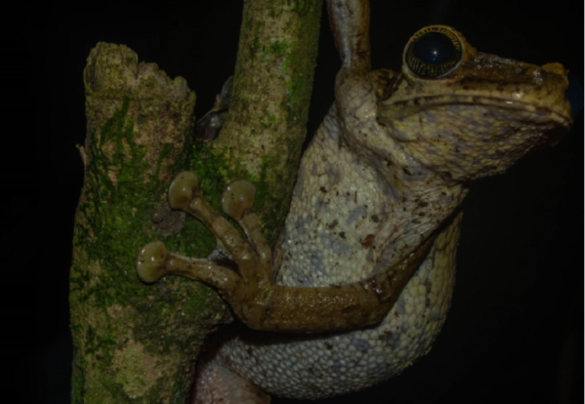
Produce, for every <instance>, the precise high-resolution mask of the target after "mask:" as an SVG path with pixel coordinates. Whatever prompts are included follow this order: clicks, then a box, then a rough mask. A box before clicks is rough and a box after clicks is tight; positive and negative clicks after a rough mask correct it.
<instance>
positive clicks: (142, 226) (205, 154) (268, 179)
mask: <svg viewBox="0 0 585 404" xmlns="http://www.w3.org/2000/svg"><path fill="white" fill-rule="evenodd" d="M320 11H321V2H320V1H283V2H272V1H267V0H249V1H247V2H246V3H245V11H244V20H243V23H242V33H241V40H240V51H239V56H238V62H237V66H236V74H235V88H234V94H233V96H232V100H233V101H232V104H231V106H230V108H231V109H230V113H229V118H228V119H229V120H228V123H227V127H226V128H225V129H224V130H223V131H222V133H221V135H220V138H219V139H218V140H216V141H214V142H211V143H195V144H193V142H192V141H191V138H192V127H193V108H194V105H195V94H194V92H192V91H190V90H189V88H188V86H187V83H186V81H185V80H184V79H182V78H180V77H178V78H176V79H174V80H171V79H170V78H168V77H167V76H166V74H165V73H164V72H162V71H160V70H158V67H157V66H156V65H154V64H146V63H138V57H137V55H136V54H135V53H134V52H133V51H131V50H130V49H128V48H127V47H125V46H123V45H112V44H105V43H100V44H98V45H97V46H96V47H95V48H94V49H93V50H92V51H91V54H90V56H89V58H88V63H87V66H86V69H85V73H84V81H85V88H86V114H87V121H88V125H87V139H86V144H85V147H80V151H81V154H82V158H83V160H84V164H85V179H84V188H83V191H82V194H81V198H80V201H79V205H78V209H77V215H76V220H75V230H74V240H73V243H74V248H73V263H72V268H71V277H70V303H71V329H72V334H73V343H74V363H73V380H72V402H73V403H100V404H101V403H126V402H128V403H130V402H132V403H137V402H140V403H171V402H172V403H184V402H186V400H187V397H188V392H189V388H190V385H191V383H192V379H193V365H194V360H195V358H196V356H197V353H198V351H199V348H200V346H201V344H202V341H203V339H204V337H205V335H206V334H207V333H208V332H210V331H211V330H213V329H214V328H215V327H216V325H217V324H219V323H222V322H226V321H228V320H230V319H231V315H230V312H229V310H228V309H227V308H226V307H225V305H224V304H223V302H222V301H221V299H220V298H219V297H218V295H217V294H216V293H215V292H214V291H213V290H212V289H210V288H208V287H206V286H204V285H202V284H200V283H198V282H192V281H189V280H186V279H183V278H179V277H167V278H164V279H163V280H162V281H161V282H159V283H157V284H155V285H145V284H143V283H141V282H140V281H139V279H138V277H137V275H136V270H135V262H136V257H137V254H138V252H139V251H140V249H141V248H142V246H143V245H144V244H146V243H148V242H151V241H154V240H157V239H158V240H162V241H164V242H165V244H166V245H167V246H168V247H169V249H172V250H173V251H176V252H179V253H182V254H185V255H190V256H198V257H204V256H206V255H207V254H208V253H209V252H210V251H212V249H213V248H214V247H215V239H214V238H213V237H212V236H211V235H210V233H209V232H208V231H207V230H206V229H205V228H204V227H203V225H201V224H200V223H199V222H198V221H197V220H195V219H192V218H189V219H188V220H185V216H184V214H182V213H178V212H173V211H170V209H169V208H168V204H167V202H166V191H167V188H168V185H169V183H170V181H171V180H172V178H173V177H174V175H175V174H176V173H178V172H179V171H181V170H184V169H185V168H190V169H192V170H194V171H196V172H198V174H199V177H200V179H201V181H202V187H203V192H204V195H205V197H206V199H208V200H209V201H210V202H211V203H212V204H213V205H214V206H216V207H218V204H219V200H220V197H219V196H220V194H221V192H222V191H223V187H224V185H225V184H226V183H227V182H228V181H229V180H232V179H235V178H244V177H246V178H249V179H251V180H252V181H254V182H255V183H256V184H257V187H258V192H257V204H256V207H257V210H258V211H259V213H260V214H261V216H262V218H263V219H264V221H263V223H264V233H265V234H267V235H268V236H269V237H270V240H271V241H274V239H275V237H276V235H277V234H278V232H279V230H280V226H281V223H282V221H283V219H284V217H285V215H286V212H287V210H288V201H289V199H290V193H291V190H292V186H293V185H294V178H295V175H296V169H297V165H298V164H297V163H298V159H299V156H300V152H301V150H300V149H301V144H302V141H303V139H304V136H305V126H306V121H307V111H308V103H309V98H310V92H311V87H312V77H313V67H314V63H315V56H316V49H317V39H318V38H317V36H318V31H319V27H318V24H319V22H318V21H319V15H320Z"/></svg>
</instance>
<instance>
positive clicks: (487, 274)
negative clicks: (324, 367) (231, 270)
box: [0, 0, 583, 404]
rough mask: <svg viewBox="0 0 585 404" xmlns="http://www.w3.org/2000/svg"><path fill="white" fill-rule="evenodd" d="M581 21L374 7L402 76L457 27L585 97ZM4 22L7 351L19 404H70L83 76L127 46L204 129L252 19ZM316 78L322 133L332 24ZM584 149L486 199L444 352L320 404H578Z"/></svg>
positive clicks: (503, 9) (377, 58) (510, 180)
mask: <svg viewBox="0 0 585 404" xmlns="http://www.w3.org/2000/svg"><path fill="white" fill-rule="evenodd" d="M574 4H578V3H574V2H569V1H568V0H561V1H556V2H546V7H539V6H536V2H534V1H501V0H492V1H489V2H484V1H482V2H466V1H462V0H460V1H454V0H453V1H407V0H402V1H392V2H390V1H373V2H372V11H373V12H372V48H373V64H374V67H389V68H394V69H397V68H399V66H400V56H401V52H402V48H403V46H404V44H405V43H406V41H407V40H408V38H409V36H410V35H411V34H412V33H414V32H415V31H416V30H417V29H419V28H420V27H422V26H424V25H427V24H430V23H444V24H449V25H452V26H454V27H456V28H457V29H458V30H460V31H461V32H463V34H464V35H465V36H466V38H467V40H468V41H469V42H470V43H471V44H472V45H473V46H475V47H476V48H478V49H479V50H481V51H484V52H488V53H494V54H498V55H500V56H505V57H510V58H514V59H519V60H523V61H527V62H531V63H536V64H543V63H546V62H553V61H559V62H562V63H563V64H564V65H565V66H566V67H567V68H569V69H570V70H571V72H572V73H573V74H574V75H575V77H577V78H578V79H579V80H580V81H581V83H582V82H583V51H582V50H583V42H582V40H581V38H582V36H581V31H582V27H583V20H582V19H581V12H582V8H581V7H580V5H579V7H577V8H575V7H574ZM5 7H7V6H5ZM2 14H3V16H2V17H1V18H2V22H3V28H2V30H3V32H4V35H2V43H3V46H2V48H3V52H2V54H3V56H2V74H1V76H0V80H2V88H3V90H2V97H1V99H0V100H1V104H0V105H1V106H2V108H1V109H0V110H1V111H2V131H1V135H0V139H1V143H0V156H1V161H0V163H1V171H0V175H1V180H0V186H1V187H2V189H3V190H5V191H6V192H2V198H0V200H1V203H2V204H1V205H0V206H1V208H2V210H1V213H2V216H1V219H0V228H1V229H2V231H1V234H2V244H1V245H2V247H3V251H4V253H3V258H4V259H3V260H2V271H3V278H2V286H3V288H2V292H3V293H2V294H1V296H2V300H1V306H0V307H1V309H0V310H1V313H2V324H3V326H2V332H1V337H0V338H1V339H0V341H1V342H2V346H3V349H2V363H3V365H5V366H4V367H5V369H6V370H8V372H9V373H10V374H11V375H13V376H14V377H13V378H4V379H3V383H6V386H5V387H3V391H6V392H8V391H9V390H14V393H16V394H17V397H19V398H20V400H21V401H20V402H23V403H29V402H31V403H32V402H36V403H67V402H68V400H69V383H70V363H71V360H72V353H71V349H72V348H71V341H70V336H69V331H68V302H67V293H68V271H69V265H70V255H71V236H72V227H73V217H74V210H75V206H76V204H77V200H78V197H79V193H80V190H81V186H82V176H83V168H82V164H81V160H80V158H79V153H78V151H77V150H76V149H75V145H76V144H82V143H83V142H84V137H85V125H86V122H85V116H84V94H83V85H82V71H83V67H84V64H85V60H86V58H87V56H88V54H89V51H90V49H91V48H92V47H93V46H94V45H95V44H96V43H97V42H98V41H106V42H114V43H123V44H126V45H128V46H129V47H130V48H132V49H133V50H134V51H136V52H137V53H138V55H139V58H140V60H144V61H147V62H156V63H157V64H158V65H159V66H160V68H161V69H163V70H165V71H166V72H167V73H168V74H169V76H171V77H175V76H177V75H180V76H183V77H185V78H186V79H187V81H188V82H189V84H190V87H191V88H192V89H194V90H195V91H196V92H197V108H196V113H197V116H201V115H202V114H203V113H205V112H206V111H207V110H208V109H209V108H210V107H211V105H212V103H213V96H214V94H215V93H216V92H218V91H219V89H220V87H221V85H222V83H223V81H224V80H225V79H226V78H227V77H228V76H229V75H231V74H232V72H233V66H234V62H235V57H236V51H237V40H238V32H239V23H240V18H241V3H240V2H239V1H190V2H172V1H168V2H162V3H159V4H158V5H156V6H147V5H146V3H144V2H136V3H130V2H127V1H119V2H107V1H105V2H99V3H86V4H78V5H75V6H72V5H70V3H69V2H67V3H66V2H48V3H42V4H33V3H24V2H23V3H20V5H19V6H13V7H12V8H10V7H8V8H7V9H6V10H5V11H2ZM317 63H318V66H317V69H316V75H315V90H314V94H313V101H312V106H311V113H310V123H309V133H312V132H313V131H314V129H315V128H316V127H317V125H318V124H319V122H320V120H321V119H322V117H323V115H324V114H325V112H326V111H327V109H328V108H329V106H330V104H331V103H332V100H333V79H334V75H335V73H336V70H337V68H338V66H339V62H338V56H337V54H336V52H335V49H334V45H333V42H332V39H331V35H330V33H329V32H328V25H327V24H326V23H324V24H323V29H322V35H321V43H320V53H319V59H318V62H317ZM582 136H583V114H582V113H581V114H580V115H578V117H577V118H576V123H575V126H574V128H573V130H572V132H571V133H570V134H569V135H568V136H567V137H566V138H565V139H563V141H562V142H561V143H559V145H558V146H556V147H555V148H550V149H546V150H542V151H539V152H536V153H533V154H532V155H530V156H527V157H526V158H524V159H523V160H522V161H521V162H519V163H518V164H517V165H515V166H513V167H512V168H511V169H510V170H509V172H508V173H506V174H505V175H503V176H499V177H494V178H488V179H485V180H481V181H479V182H478V183H477V184H476V185H475V187H473V189H472V192H471V193H470V195H469V197H468V199H467V201H466V203H465V212H466V214H465V219H464V224H463V237H462V241H461V245H460V250H459V255H458V263H459V264H458V265H459V266H458V275H457V283H456V290H455V295H454V298H453V303H452V308H451V312H450V315H449V317H448V319H447V322H446V324H445V326H444V329H443V331H442V333H441V335H440V336H439V338H438V339H437V341H436V342H435V344H434V346H433V349H432V350H431V352H430V353H429V354H428V355H427V356H426V357H424V358H423V359H421V360H420V361H419V362H418V363H417V364H416V365H415V366H413V367H411V368H409V369H407V370H406V371H405V372H404V373H403V374H402V375H401V376H400V377H397V378H394V379H392V380H390V381H388V382H387V383H385V384H383V385H379V386H376V387H374V388H371V389H368V390H366V391H364V392H362V393H359V394H354V395H350V396H346V397H339V398H334V399H329V400H322V401H319V402H320V403H321V402H322V403H361V402H374V403H378V402H380V403H386V402H388V403H443V402H453V401H455V402H456V401H463V402H471V403H484V402H485V403H488V402H489V403H492V402H512V401H514V402H516V403H561V404H562V403H573V402H575V403H577V402H582V396H581V394H582V393H581V392H582V380H583V374H582V368H583V362H582V359H581V358H583V353H582V350H581V348H582V340H583V339H582V329H583V328H582V311H581V304H582V301H583V289H582V281H583V278H582V268H583V261H582V260H581V254H582V251H583V250H582V247H581V246H582V234H583V228H582V223H583V214H582V212H583V211H582V210H581V208H582V205H583V200H582V195H583V193H582V187H581V184H582V155H583V154H582V153H583V152H582V150H583V143H582V142H583V137H582ZM10 401H11V402H18V398H17V399H15V400H12V399H11V400H10ZM293 402H296V401H293V400H284V399H275V400H274V403H277V404H283V403H293Z"/></svg>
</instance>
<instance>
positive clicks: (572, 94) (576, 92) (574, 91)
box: [565, 74, 583, 118]
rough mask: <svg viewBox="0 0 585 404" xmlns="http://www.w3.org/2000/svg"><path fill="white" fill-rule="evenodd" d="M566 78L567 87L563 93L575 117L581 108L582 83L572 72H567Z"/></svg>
mask: <svg viewBox="0 0 585 404" xmlns="http://www.w3.org/2000/svg"><path fill="white" fill-rule="evenodd" d="M568 79H569V87H567V91H566V92H565V95H566V97H567V99H568V100H569V103H570V104H571V109H572V110H573V118H575V117H576V116H577V115H579V114H580V113H581V111H582V110H583V83H581V81H580V80H579V78H578V77H577V76H575V75H574V74H569V75H568Z"/></svg>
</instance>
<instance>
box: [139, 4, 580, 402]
mask: <svg viewBox="0 0 585 404" xmlns="http://www.w3.org/2000/svg"><path fill="white" fill-rule="evenodd" d="M327 5H328V11H329V15H330V19H331V26H332V31H333V34H334V37H335V42H336V45H337V48H338V51H339V53H340V56H341V60H342V66H341V69H340V71H339V73H338V75H337V78H336V83H335V103H334V105H333V106H332V107H331V109H330V111H329V113H328V114H327V116H326V117H325V119H324V121H323V123H322V124H321V126H320V128H319V129H318V130H317V133H316V134H315V136H314V138H313V140H312V142H311V144H310V145H309V147H308V148H307V150H306V151H305V153H304V155H303V158H302V161H301V165H300V168H299V172H298V179H297V183H296V185H295V189H294V194H293V198H292V202H291V207H290V211H289V214H288V217H287V219H286V223H285V226H284V229H283V230H282V234H281V237H280V239H279V242H278V244H277V246H276V247H275V249H274V250H273V251H272V250H271V248H270V247H269V246H268V245H267V243H266V241H265V240H264V238H263V237H262V235H261V233H260V230H259V226H258V219H257V216H256V214H255V213H254V211H253V203H254V186H253V185H252V184H251V183H250V182H248V181H244V180H238V181H235V182H232V183H231V184H229V185H228V186H227V188H226V190H225V192H224V194H223V197H222V209H223V211H224V212H225V213H226V214H227V215H229V216H230V217H232V218H233V219H234V220H235V221H236V222H237V223H238V224H239V225H240V226H241V228H242V229H243V230H244V232H245V237H244V236H242V235H241V233H240V232H238V230H236V229H235V228H234V227H233V226H232V225H231V224H230V223H229V222H228V221H227V220H226V219H225V218H224V217H223V216H221V215H219V214H218V213H217V212H215V211H214V210H213V209H212V208H211V206H210V205H209V204H208V203H207V202H206V200H205V199H204V196H203V195H202V194H201V191H200V189H199V185H198V178H197V176H196V175H195V174H193V173H191V172H183V173H180V174H178V175H177V177H176V178H175V180H174V181H173V182H172V184H171V185H170V188H169V204H170V206H171V207H172V208H173V209H180V210H183V211H185V212H188V213H190V214H191V215H193V216H195V217H196V218H198V219H199V220H201V221H202V222H203V223H204V224H205V225H206V226H207V227H208V228H209V229H210V230H211V231H212V232H213V234H214V235H215V236H216V237H217V239H218V241H219V245H220V247H221V249H222V250H223V251H224V253H225V254H227V255H228V256H229V258H230V259H231V260H232V261H233V263H234V264H235V266H236V267H237V270H234V269H233V266H232V267H228V266H224V265H223V264H222V263H221V262H219V261H217V260H214V259H213V258H212V257H210V258H209V259H197V258H189V257H183V256H180V255H177V254H174V253H171V252H169V251H168V250H167V249H166V247H165V246H164V245H163V244H162V243H161V242H153V243H150V244H148V245H146V246H145V247H144V248H143V250H142V251H141V252H140V255H139V257H138V261H137V270H138V274H139V276H140V278H141V279H142V280H144V281H146V282H154V281H156V280H157V279H159V278H160V277H162V276H164V275H166V274H178V275H183V276H187V277H190V278H193V279H196V280H200V281H203V282H206V283H208V284H210V285H213V286H214V287H215V288H217V290H218V292H219V293H220V294H221V295H222V296H223V298H224V299H225V300H226V301H227V302H228V303H229V304H230V306H231V307H232V309H233V311H234V313H235V314H236V315H237V316H238V317H239V319H240V320H241V321H242V322H243V323H244V324H246V325H247V326H248V327H249V328H250V329H251V330H248V331H245V332H242V333H240V334H238V335H231V336H228V337H226V338H224V339H223V340H222V341H221V342H220V343H218V346H217V348H216V350H215V352H214V355H213V356H210V357H208V358H206V359H205V360H203V361H201V362H200V363H199V365H198V380H197V383H196V395H195V397H194V399H193V400H194V401H193V402H194V403H216V402H223V403H232V402H233V403H267V402H269V400H270V399H269V395H268V394H275V395H280V396H284V397H293V398H301V399H317V398H320V397H327V396H333V395H337V394H342V393H347V392H352V391H357V390H360V389H363V388H365V387H368V386H371V385H373V384H375V383H378V382H381V381H383V380H385V379H387V378H389V377H392V376H393V375H396V374H398V373H400V372H401V371H402V370H403V369H404V368H406V367H407V366H409V365H411V364H412V363H413V362H414V361H415V360H416V359H417V358H419V357H420V356H422V355H424V354H425V353H426V352H428V350H429V349H430V347H431V344H432V342H433V340H434V339H435V337H436V335H437V334H438V332H439V331H440V329H441V326H442V324H443V322H444V320H445V317H446V314H447V311H448V308H449V304H450V299H451V294H452V291H453V284H454V273H455V253H456V249H457V242H458V239H459V224H460V221H461V213H460V212H459V209H458V207H459V206H460V204H461V202H462V201H463V199H464V197H465V195H466V193H467V190H468V188H469V185H470V183H471V182H472V181H473V180H475V179H478V178H481V177H485V176H488V175H493V174H497V173H500V172H502V171H504V170H505V169H506V168H507V167H509V166H510V165H511V164H512V163H514V162H515V161H516V160H518V159H519V158H520V157H522V156H523V155H524V154H525V153H527V152H528V151H529V150H531V149H532V148H533V147H535V146H537V145H539V144H546V143H549V142H551V140H552V139H555V136H556V135H557V134H559V133H562V132H563V131H565V130H567V129H568V128H569V127H570V125H571V123H572V117H571V107H570V105H569V102H568V101H567V99H566V96H565V91H566V89H567V86H568V80H567V77H566V72H565V69H564V68H563V66H562V65H560V64H557V63H552V64H547V65H544V66H534V65H530V64H526V63H522V62H517V61H513V60H510V59H504V58H500V57H497V56H493V55H489V54H484V53H481V52H478V51H477V50H476V49H474V48H473V47H472V46H471V45H470V44H469V43H468V42H467V41H466V40H465V38H464V37H463V35H462V34H461V33H459V32H458V31H457V30H455V29H453V28H451V27H448V26H443V25H434V26H428V27H425V28H422V29H421V30H419V31H418V32H416V33H415V34H414V35H413V36H412V37H411V39H410V40H409V41H408V43H407V44H406V46H405V48H404V52H403V64H402V69H401V71H399V72H394V71H390V70H386V69H381V70H372V69H371V64H370V45H369V35H368V29H369V2H368V1H364V0H345V1H343V0H328V2H327ZM265 331H273V332H271V333H268V332H265ZM214 380H215V382H214V384H211V383H210V382H211V381H214ZM217 380H219V381H217ZM217 386H224V387H223V388H221V387H217ZM225 386H229V387H225ZM221 400H224V401H221ZM230 400H231V401H230Z"/></svg>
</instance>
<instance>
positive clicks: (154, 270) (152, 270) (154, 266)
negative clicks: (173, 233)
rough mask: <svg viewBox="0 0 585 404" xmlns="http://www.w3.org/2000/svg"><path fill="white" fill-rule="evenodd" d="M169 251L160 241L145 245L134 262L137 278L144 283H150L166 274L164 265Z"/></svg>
mask: <svg viewBox="0 0 585 404" xmlns="http://www.w3.org/2000/svg"><path fill="white" fill-rule="evenodd" d="M168 256H169V251H168V250H167V248H166V247H165V245H164V243H162V242H161V241H154V242H152V243H148V244H147V245H145V246H144V247H143V248H142V250H141V251H140V254H138V259H137V262H136V270H137V272H138V276H139V277H140V279H142V280H143V281H144V282H147V283H152V282H155V281H157V280H158V279H160V278H161V277H163V276H164V275H166V274H167V270H166V269H165V264H166V261H167V258H168Z"/></svg>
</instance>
